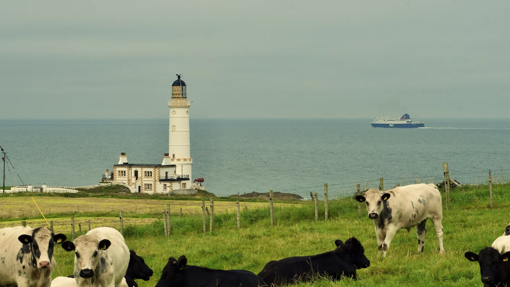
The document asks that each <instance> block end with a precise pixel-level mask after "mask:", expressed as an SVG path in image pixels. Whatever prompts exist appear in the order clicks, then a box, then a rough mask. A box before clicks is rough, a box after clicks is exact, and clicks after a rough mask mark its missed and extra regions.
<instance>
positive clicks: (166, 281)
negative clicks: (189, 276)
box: [155, 255, 188, 287]
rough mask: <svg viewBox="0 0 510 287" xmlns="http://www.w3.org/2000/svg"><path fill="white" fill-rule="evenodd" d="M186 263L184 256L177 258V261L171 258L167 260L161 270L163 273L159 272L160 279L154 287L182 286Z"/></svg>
mask: <svg viewBox="0 0 510 287" xmlns="http://www.w3.org/2000/svg"><path fill="white" fill-rule="evenodd" d="M187 263H188V259H186V256H184V255H182V256H181V257H179V259H178V260H175V258H173V257H170V258H168V262H167V264H166V266H165V267H164V268H163V272H161V278H160V279H159V281H158V284H156V286H155V287H167V286H184V284H183V283H184V282H183V281H184V274H183V271H184V268H186V264H187Z"/></svg>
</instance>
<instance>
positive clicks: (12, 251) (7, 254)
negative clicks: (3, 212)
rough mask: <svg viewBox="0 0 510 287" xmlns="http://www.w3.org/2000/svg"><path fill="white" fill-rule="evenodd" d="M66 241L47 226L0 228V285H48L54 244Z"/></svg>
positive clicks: (53, 263) (52, 264)
mask: <svg viewBox="0 0 510 287" xmlns="http://www.w3.org/2000/svg"><path fill="white" fill-rule="evenodd" d="M65 240H66V236H65V235H63V234H54V233H53V231H52V230H51V229H49V228H48V227H39V228H31V227H29V226H27V227H22V226H17V227H11V228H3V229H0V284H1V285H17V286H19V287H29V286H38V287H49V286H50V284H51V273H52V272H53V270H54V269H55V266H56V264H57V262H56V261H55V258H54V257H53V251H54V246H55V243H57V244H60V243H62V242H64V241H65Z"/></svg>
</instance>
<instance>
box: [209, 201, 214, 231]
mask: <svg viewBox="0 0 510 287" xmlns="http://www.w3.org/2000/svg"><path fill="white" fill-rule="evenodd" d="M210 219H211V220H210V226H209V232H213V223H214V199H213V198H211V217H210Z"/></svg>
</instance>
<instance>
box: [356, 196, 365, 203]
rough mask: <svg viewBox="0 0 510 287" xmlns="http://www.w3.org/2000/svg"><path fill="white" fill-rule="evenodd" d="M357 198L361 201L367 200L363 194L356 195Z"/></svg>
mask: <svg viewBox="0 0 510 287" xmlns="http://www.w3.org/2000/svg"><path fill="white" fill-rule="evenodd" d="M356 200H357V201H359V202H365V201H366V199H365V197H364V196H363V195H356Z"/></svg>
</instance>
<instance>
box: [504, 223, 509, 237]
mask: <svg viewBox="0 0 510 287" xmlns="http://www.w3.org/2000/svg"><path fill="white" fill-rule="evenodd" d="M505 235H510V223H509V224H508V225H507V226H506V228H505Z"/></svg>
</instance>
